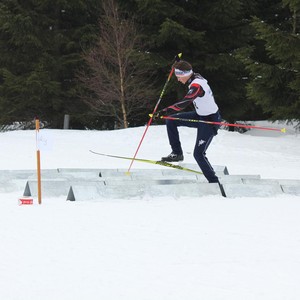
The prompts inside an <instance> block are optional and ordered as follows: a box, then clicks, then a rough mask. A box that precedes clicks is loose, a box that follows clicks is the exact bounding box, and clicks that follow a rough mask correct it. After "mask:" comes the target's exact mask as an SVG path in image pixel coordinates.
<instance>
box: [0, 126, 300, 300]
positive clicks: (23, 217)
mask: <svg viewBox="0 0 300 300" xmlns="http://www.w3.org/2000/svg"><path fill="white" fill-rule="evenodd" d="M258 125H266V124H265V123H262V124H258ZM268 125H269V126H272V127H274V126H278V127H283V125H281V124H279V125H274V124H268ZM144 129H145V128H144V127H140V128H132V129H127V130H117V131H63V130H44V131H41V132H44V133H45V135H47V136H48V139H49V141H50V140H51V138H50V137H51V136H52V138H53V149H52V151H48V152H46V151H44V152H42V153H41V158H42V168H44V169H51V168H65V167H68V168H127V167H128V166H129V163H130V162H129V161H121V160H117V159H111V158H105V157H100V156H99V157H98V156H95V155H93V154H90V153H89V151H88V150H89V149H93V150H96V151H100V152H103V153H110V154H115V155H124V156H132V155H133V154H134V152H135V150H136V147H137V144H138V142H139V140H140V138H141V136H142V134H143V132H144ZM180 132H181V136H182V144H183V146H184V151H185V152H184V155H185V162H194V161H193V157H192V151H193V145H194V136H195V132H194V130H193V129H188V128H182V129H181V130H180ZM0 143H1V149H0V157H1V166H0V169H1V170H17V169H34V168H35V166H36V153H35V132H34V131H15V132H5V133H0ZM299 149H300V136H298V135H297V134H296V133H295V132H294V131H293V130H292V129H291V128H289V129H288V132H287V133H286V134H283V133H277V132H263V131H258V130H256V131H254V130H253V131H251V132H248V133H246V134H239V133H234V132H233V133H230V132H226V131H223V130H222V131H220V133H219V135H218V136H217V137H216V138H215V139H214V141H213V143H212V145H211V147H210V149H209V151H208V153H207V154H208V157H209V159H210V161H211V163H212V164H215V165H226V166H227V167H228V170H229V173H230V174H260V175H261V176H262V178H277V179H278V178H286V179H300V171H299V170H300V154H299V153H300V151H299ZM169 152H170V149H169V145H168V141H167V137H166V132H165V127H164V126H151V128H150V129H149V130H148V133H147V135H146V138H145V140H144V142H143V144H142V147H141V149H140V151H139V154H138V157H141V158H149V159H159V158H160V157H161V156H163V155H166V154H168V153H169ZM133 168H153V166H152V165H146V164H141V163H138V162H135V163H134V165H133ZM20 196H22V192H21V191H14V192H11V193H3V192H1V189H0V241H1V243H0V258H1V260H0V298H1V299H4V300H27V299H28V300H29V299H30V300H41V299H43V300H53V299H55V300H69V299H70V300H83V299H85V300H98V299H105V300H117V299H118V300H121V299H122V300H133V299H138V300H182V299H189V300H196V299H197V300H198V299H205V300H219V299H220V300H241V299H243V300H266V299H267V300H283V299H284V300H298V299H300V289H299V280H300V256H299V253H300V218H299V211H300V197H296V196H288V195H284V196H275V197H272V198H235V199H228V198H223V197H219V196H211V197H205V198H197V199H196V198H182V199H179V200H175V199H172V198H168V197H166V198H159V199H157V198H156V199H155V198H150V197H145V198H144V199H143V200H126V201H124V200H122V199H119V200H118V199H116V200H113V201H93V202H68V201H65V199H64V198H56V199H54V198H48V199H47V198H44V199H43V203H42V205H38V204H36V199H34V200H35V203H34V205H32V206H19V205H18V198H19V197H20Z"/></svg>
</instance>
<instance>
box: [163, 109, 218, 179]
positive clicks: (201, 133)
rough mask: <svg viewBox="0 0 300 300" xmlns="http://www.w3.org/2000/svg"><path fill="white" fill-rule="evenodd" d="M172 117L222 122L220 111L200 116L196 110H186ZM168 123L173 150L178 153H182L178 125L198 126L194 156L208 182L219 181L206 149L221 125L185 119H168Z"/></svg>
mask: <svg viewBox="0 0 300 300" xmlns="http://www.w3.org/2000/svg"><path fill="white" fill-rule="evenodd" d="M172 117H176V118H181V119H192V120H203V121H213V122H221V116H220V113H219V112H216V113H215V114H212V115H209V116H199V115H198V114H197V113H196V112H184V113H178V114H175V115H172ZM166 125H167V132H168V137H169V142H170V145H171V148H172V151H173V152H174V153H177V154H182V148H181V143H180V139H179V132H178V127H180V126H185V127H192V128H197V138H196V144H195V148H194V158H195V160H196V161H197V163H198V165H199V167H200V169H201V171H202V173H203V175H204V176H205V177H206V179H207V180H208V182H211V183H212V182H218V181H219V180H218V177H217V176H216V174H215V171H214V169H213V168H212V166H211V165H210V163H209V161H208V159H207V157H206V150H207V148H208V146H209V145H210V143H211V141H212V139H213V137H214V136H215V135H217V132H218V129H219V127H220V126H218V125H212V124H207V123H201V122H190V121H185V120H166Z"/></svg>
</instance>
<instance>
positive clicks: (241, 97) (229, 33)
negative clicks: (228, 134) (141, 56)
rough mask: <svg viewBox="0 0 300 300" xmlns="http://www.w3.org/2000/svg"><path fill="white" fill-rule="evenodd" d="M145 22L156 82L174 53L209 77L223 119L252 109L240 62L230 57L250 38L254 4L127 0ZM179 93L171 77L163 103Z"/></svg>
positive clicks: (142, 21)
mask: <svg viewBox="0 0 300 300" xmlns="http://www.w3.org/2000/svg"><path fill="white" fill-rule="evenodd" d="M127 3H128V5H130V8H131V9H135V10H136V11H137V12H138V14H139V15H141V24H142V25H143V24H146V25H145V26H144V27H143V29H144V34H145V37H146V40H147V42H148V47H149V52H150V53H156V54H158V56H157V57H155V56H154V59H155V60H156V62H157V64H156V67H157V75H158V76H157V78H159V81H158V83H159V82H160V83H161V82H164V77H162V76H163V75H165V74H167V72H168V67H169V65H168V64H169V61H170V59H171V58H172V57H173V56H174V55H175V54H176V53H178V52H182V53H183V59H186V60H188V61H189V62H191V63H192V65H193V67H194V71H196V72H199V73H201V75H202V76H204V77H205V78H207V79H208V81H209V83H210V85H211V86H212V88H213V91H214V94H215V98H216V100H217V102H218V104H219V106H220V108H221V112H222V115H223V117H224V118H226V119H227V120H229V121H233V120H235V119H237V118H243V117H244V116H245V115H246V113H247V112H248V110H249V109H250V108H251V103H250V102H249V101H247V99H246V97H245V96H246V90H245V81H244V79H243V77H244V76H243V75H244V66H243V64H242V63H241V62H240V61H239V60H237V59H236V58H235V56H234V52H235V50H236V49H238V48H240V47H243V46H245V45H247V43H248V42H249V41H250V40H251V39H252V36H251V34H252V30H251V28H250V26H249V21H248V20H249V16H250V15H251V14H252V13H253V11H254V9H255V7H253V6H252V5H251V3H250V4H249V2H248V1H242V0H234V1H229V0H216V1H211V0H203V1H196V0H189V1H178V0H171V1H159V0H156V1H147V0H142V1H133V0H132V1H128V2H127ZM183 94H184V91H183V90H182V87H180V86H179V85H178V84H177V83H175V81H173V82H172V83H171V84H170V88H169V89H168V92H167V93H166V98H167V99H165V101H164V102H162V105H164V104H165V105H166V104H170V103H174V101H176V100H177V99H179V98H181V97H182V96H183Z"/></svg>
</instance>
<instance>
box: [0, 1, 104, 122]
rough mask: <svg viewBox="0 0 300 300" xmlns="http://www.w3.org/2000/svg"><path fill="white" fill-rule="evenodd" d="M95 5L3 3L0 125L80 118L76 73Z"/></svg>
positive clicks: (90, 35) (90, 33) (89, 35)
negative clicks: (71, 115) (70, 117)
mask: <svg viewBox="0 0 300 300" xmlns="http://www.w3.org/2000/svg"><path fill="white" fill-rule="evenodd" d="M97 5H98V1H97V0H87V1H83V0H74V1H69V2H68V1H67V2H66V1H63V0H55V1H50V0H47V1H42V0H35V1H33V0H24V1H17V0H3V1H1V4H0V53H1V55H0V95H1V96H0V112H1V114H0V118H1V122H3V123H6V122H13V121H26V120H32V119H33V118H34V117H35V116H38V117H40V118H41V119H42V120H44V121H48V123H50V126H51V127H61V125H62V122H63V115H64V114H65V113H68V114H70V113H73V114H77V115H79V113H80V112H81V111H83V110H84V106H83V105H82V103H80V102H79V100H78V98H77V97H76V82H75V80H74V77H75V70H76V69H77V68H78V67H79V65H80V64H81V63H82V58H81V56H80V52H81V47H82V45H85V44H89V43H90V42H91V41H92V40H93V37H94V36H93V30H94V28H93V27H94V26H93V22H94V24H95V25H96V18H95V15H96V14H97V10H98V8H97Z"/></svg>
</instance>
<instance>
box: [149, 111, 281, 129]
mask: <svg viewBox="0 0 300 300" xmlns="http://www.w3.org/2000/svg"><path fill="white" fill-rule="evenodd" d="M149 116H150V117H151V118H153V115H149ZM160 118H161V119H167V120H175V121H176V120H177V121H187V122H198V123H206V124H213V125H223V126H232V127H241V128H254V129H260V130H273V131H280V132H283V133H285V132H286V129H285V128H281V129H280V128H271V127H261V126H254V125H244V124H232V123H226V122H212V121H204V120H193V119H183V118H176V117H170V116H161V117H160Z"/></svg>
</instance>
